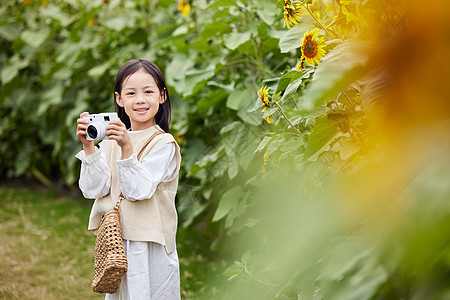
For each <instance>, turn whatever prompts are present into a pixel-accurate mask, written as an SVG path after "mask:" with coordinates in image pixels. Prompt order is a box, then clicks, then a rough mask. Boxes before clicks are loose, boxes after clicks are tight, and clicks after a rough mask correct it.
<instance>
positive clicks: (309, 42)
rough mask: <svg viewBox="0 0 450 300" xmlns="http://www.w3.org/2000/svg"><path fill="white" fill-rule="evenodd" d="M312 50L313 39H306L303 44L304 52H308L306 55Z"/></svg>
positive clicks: (311, 52)
mask: <svg viewBox="0 0 450 300" xmlns="http://www.w3.org/2000/svg"><path fill="white" fill-rule="evenodd" d="M314 50H315V45H314V43H313V41H311V40H308V41H307V42H306V45H305V48H304V51H305V53H306V54H308V55H313V54H314Z"/></svg>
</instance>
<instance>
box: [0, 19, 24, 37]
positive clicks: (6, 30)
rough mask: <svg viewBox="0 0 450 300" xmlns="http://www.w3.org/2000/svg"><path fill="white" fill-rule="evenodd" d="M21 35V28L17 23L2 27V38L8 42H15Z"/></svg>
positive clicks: (0, 30) (0, 34) (0, 33)
mask: <svg viewBox="0 0 450 300" xmlns="http://www.w3.org/2000/svg"><path fill="white" fill-rule="evenodd" d="M19 35H20V27H19V25H18V24H16V23H11V24H7V25H5V26H2V27H0V36H1V37H3V38H4V39H6V40H8V41H13V40H14V39H15V38H16V37H18V36H19Z"/></svg>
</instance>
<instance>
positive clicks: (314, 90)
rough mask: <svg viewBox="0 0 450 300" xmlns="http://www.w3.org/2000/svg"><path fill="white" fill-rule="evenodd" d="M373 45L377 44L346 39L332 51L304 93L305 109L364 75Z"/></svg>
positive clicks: (312, 106)
mask: <svg viewBox="0 0 450 300" xmlns="http://www.w3.org/2000/svg"><path fill="white" fill-rule="evenodd" d="M372 47H375V45H374V44H369V43H367V42H356V41H346V42H343V43H342V44H341V45H339V46H337V47H336V48H334V49H333V50H332V51H330V53H328V54H327V55H326V56H325V58H324V59H323V60H322V62H321V64H320V65H319V66H318V67H317V69H316V72H315V73H314V77H313V79H312V80H311V83H310V85H309V88H308V89H307V90H306V91H305V93H304V96H303V105H304V107H305V109H307V110H312V109H313V108H314V107H316V106H317V105H318V104H319V103H320V102H321V101H324V100H325V99H327V98H328V97H331V96H332V95H334V94H335V93H336V92H338V91H339V90H341V89H344V88H346V87H347V85H349V84H350V83H351V82H353V81H354V80H356V79H357V78H359V77H360V76H362V75H363V73H364V72H365V70H364V69H365V68H364V67H365V65H366V64H367V62H368V60H369V55H368V53H370V52H371V48H372Z"/></svg>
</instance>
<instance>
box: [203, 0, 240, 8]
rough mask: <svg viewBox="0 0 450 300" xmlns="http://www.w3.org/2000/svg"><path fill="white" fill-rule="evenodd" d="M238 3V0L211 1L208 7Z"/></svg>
mask: <svg viewBox="0 0 450 300" xmlns="http://www.w3.org/2000/svg"><path fill="white" fill-rule="evenodd" d="M234 5H236V0H217V1H214V2H213V3H211V4H210V5H209V6H208V7H207V8H206V9H211V8H218V7H224V6H234Z"/></svg>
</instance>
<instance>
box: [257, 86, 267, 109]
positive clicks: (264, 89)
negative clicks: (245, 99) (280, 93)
mask: <svg viewBox="0 0 450 300" xmlns="http://www.w3.org/2000/svg"><path fill="white" fill-rule="evenodd" d="M258 97H259V99H261V101H262V103H263V105H264V108H263V110H262V111H263V112H264V111H266V109H267V107H269V90H268V89H267V86H263V87H262V88H260V89H259V91H258Z"/></svg>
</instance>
